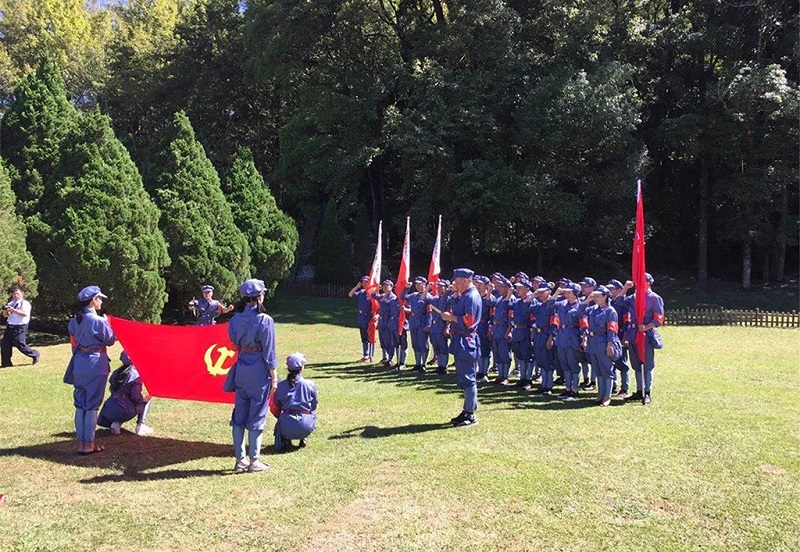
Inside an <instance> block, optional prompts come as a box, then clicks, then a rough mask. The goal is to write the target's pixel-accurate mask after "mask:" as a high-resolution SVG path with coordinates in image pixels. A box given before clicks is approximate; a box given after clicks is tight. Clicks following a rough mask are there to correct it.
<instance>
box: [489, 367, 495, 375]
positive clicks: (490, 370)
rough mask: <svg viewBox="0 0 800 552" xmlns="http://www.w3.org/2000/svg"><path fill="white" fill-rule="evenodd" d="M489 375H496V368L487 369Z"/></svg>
mask: <svg viewBox="0 0 800 552" xmlns="http://www.w3.org/2000/svg"><path fill="white" fill-rule="evenodd" d="M489 373H490V374H496V373H497V366H492V367H491V368H489Z"/></svg>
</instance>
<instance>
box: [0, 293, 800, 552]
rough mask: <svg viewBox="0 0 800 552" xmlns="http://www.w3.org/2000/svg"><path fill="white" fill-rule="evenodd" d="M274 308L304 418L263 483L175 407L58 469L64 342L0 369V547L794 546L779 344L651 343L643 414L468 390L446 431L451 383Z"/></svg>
mask: <svg viewBox="0 0 800 552" xmlns="http://www.w3.org/2000/svg"><path fill="white" fill-rule="evenodd" d="M271 309H272V310H273V311H274V312H275V319H276V321H277V323H278V330H277V331H278V354H279V357H283V358H285V356H286V355H287V354H288V353H291V352H293V351H295V350H300V351H302V352H304V353H306V355H307V356H308V358H309V362H311V363H312V366H311V367H310V369H309V370H308V374H307V375H308V376H309V377H311V378H312V379H314V380H315V381H316V382H317V384H318V387H319V392H320V403H321V404H320V409H319V428H318V430H317V432H315V433H314V434H313V435H312V437H311V439H310V441H309V446H308V447H307V448H305V449H299V450H296V451H294V452H291V453H285V454H272V453H271V452H270V450H269V446H268V445H271V439H265V454H264V458H263V459H264V460H265V461H267V462H269V463H270V464H271V465H272V469H271V470H270V471H269V472H267V473H262V474H240V475H234V474H233V473H232V471H231V469H232V468H233V463H234V461H233V456H232V445H231V442H230V441H231V438H230V428H229V426H228V420H229V417H230V407H229V406H227V405H215V404H203V403H194V402H181V401H173V400H158V399H157V400H156V402H155V403H154V405H153V409H152V411H151V415H150V419H149V424H150V425H151V426H152V427H154V428H155V430H156V436H154V437H150V438H139V437H136V436H134V435H132V434H131V433H129V432H128V433H126V432H123V435H122V436H121V437H111V436H110V435H109V434H108V433H107V432H106V431H100V432H98V442H99V443H101V444H103V445H105V446H106V447H107V449H106V451H105V452H103V453H101V454H97V455H93V456H89V457H81V456H76V455H75V454H73V453H72V447H73V442H72V439H73V432H74V426H73V423H72V416H73V412H74V411H73V408H72V399H71V396H72V388H71V387H69V386H67V385H64V384H63V383H61V376H62V374H63V371H64V367H65V366H66V364H67V360H68V354H69V346H68V345H67V344H64V343H61V344H52V345H47V346H45V347H42V348H41V350H42V353H43V354H42V361H41V362H40V363H39V364H38V365H37V366H35V367H32V366H30V365H27V364H26V365H24V366H20V367H15V368H10V369H4V370H0V390H2V391H0V412H2V414H1V415H0V493H3V494H5V495H6V500H5V502H4V503H3V504H1V505H0V550H137V551H138V550H251V549H260V550H265V551H271V550H309V551H311V550H335V551H337V552H344V551H350V550H392V551H394V550H437V551H438V550H454V551H465V550H476V551H481V552H484V551H488V550H503V551H504V552H509V551H514V550H521V551H522V550H524V551H528V550H589V549H594V550H596V549H614V550H643V549H652V550H725V551H728V550H787V551H789V550H798V549H800V439H799V437H800V375H799V374H798V359H799V358H800V354H798V353H800V347H799V345H800V340H799V339H798V333H797V332H796V331H792V330H770V329H745V328H713V327H707V328H688V327H673V328H669V327H668V328H665V329H664V332H663V335H664V339H665V341H666V348H665V349H664V350H662V351H660V354H659V355H658V356H657V363H658V368H657V369H656V385H655V387H654V392H653V398H654V402H653V403H652V404H651V405H649V406H648V407H643V406H641V404H626V405H623V404H622V401H614V407H612V408H605V409H603V408H595V407H590V406H589V403H590V397H589V395H588V394H586V396H585V397H584V400H582V401H579V402H576V403H567V404H562V403H560V402H559V401H557V400H556V399H555V398H544V397H541V396H538V395H532V394H528V393H526V392H523V391H517V390H514V389H510V388H502V389H498V388H496V387H492V386H483V387H481V389H480V391H479V400H480V408H479V411H478V418H479V420H480V422H479V424H478V425H477V426H474V427H468V428H459V429H454V428H451V427H448V424H446V423H445V422H447V421H448V420H449V418H451V417H452V416H454V415H456V414H457V413H458V412H459V411H460V410H461V394H460V393H459V390H458V388H457V385H456V381H455V376H454V375H452V374H451V375H449V376H434V375H427V376H422V377H419V376H414V375H411V374H410V373H402V374H397V373H395V372H392V371H389V370H386V369H382V368H378V367H373V366H370V367H364V366H363V365H360V364H358V363H355V362H354V360H355V359H357V358H358V357H360V345H359V343H358V331H357V330H356V329H355V328H354V327H353V326H352V325H350V323H351V322H352V319H353V318H354V312H353V310H354V307H353V304H352V303H351V302H348V301H347V300H340V299H307V298H304V299H299V298H286V299H283V300H280V301H278V302H276V303H275V304H273V305H272V306H271ZM35 340H36V336H34V339H33V340H32V341H33V343H34V344H36V341H35ZM39 343H41V341H40V342H39ZM118 352H119V346H116V347H114V349H113V351H112V359H115V358H116V355H117V354H118ZM15 360H19V357H18V353H16V354H15ZM116 366H118V362H112V368H113V367H116ZM281 373H282V374H285V371H284V370H281ZM128 429H132V428H128ZM270 430H271V426H270ZM267 435H269V434H268V433H265V436H267Z"/></svg>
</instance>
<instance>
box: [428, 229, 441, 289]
mask: <svg viewBox="0 0 800 552" xmlns="http://www.w3.org/2000/svg"><path fill="white" fill-rule="evenodd" d="M441 249H442V215H439V228H438V230H436V241H435V242H434V244H433V254H432V255H431V266H430V267H429V268H428V283H429V284H431V283H432V284H433V290H432V291H431V293H432V294H433V295H438V294H439V289H438V287H437V286H436V284H437V283H438V282H439V274H441V272H442V266H441V264H439V258H440V251H441Z"/></svg>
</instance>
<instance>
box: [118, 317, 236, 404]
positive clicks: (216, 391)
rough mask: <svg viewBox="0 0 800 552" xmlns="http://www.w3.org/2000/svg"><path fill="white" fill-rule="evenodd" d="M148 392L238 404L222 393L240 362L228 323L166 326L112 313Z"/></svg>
mask: <svg viewBox="0 0 800 552" xmlns="http://www.w3.org/2000/svg"><path fill="white" fill-rule="evenodd" d="M108 321H109V322H110V323H111V328H112V329H113V330H114V334H116V336H117V339H119V342H120V343H121V344H122V347H123V348H124V349H125V351H126V352H127V353H128V356H129V357H131V362H132V363H133V364H134V365H135V366H136V369H137V370H138V371H139V375H141V376H142V382H143V383H144V385H145V386H146V387H147V391H148V392H149V393H150V394H151V395H153V396H154V397H163V398H166V399H188V400H193V401H204V402H218V403H233V398H234V395H233V393H225V392H223V391H222V384H223V383H224V382H225V376H227V374H228V370H230V369H231V366H233V363H234V362H236V353H237V351H236V346H235V345H234V344H233V343H232V342H231V340H230V338H229V337H228V325H227V324H216V325H214V326H162V325H159V324H146V323H144V322H133V321H131V320H125V319H124V318H115V317H113V316H109V317H108Z"/></svg>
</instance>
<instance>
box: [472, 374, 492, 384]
mask: <svg viewBox="0 0 800 552" xmlns="http://www.w3.org/2000/svg"><path fill="white" fill-rule="evenodd" d="M475 381H476V382H477V383H489V376H487V375H486V374H477V375H476V376H475Z"/></svg>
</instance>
